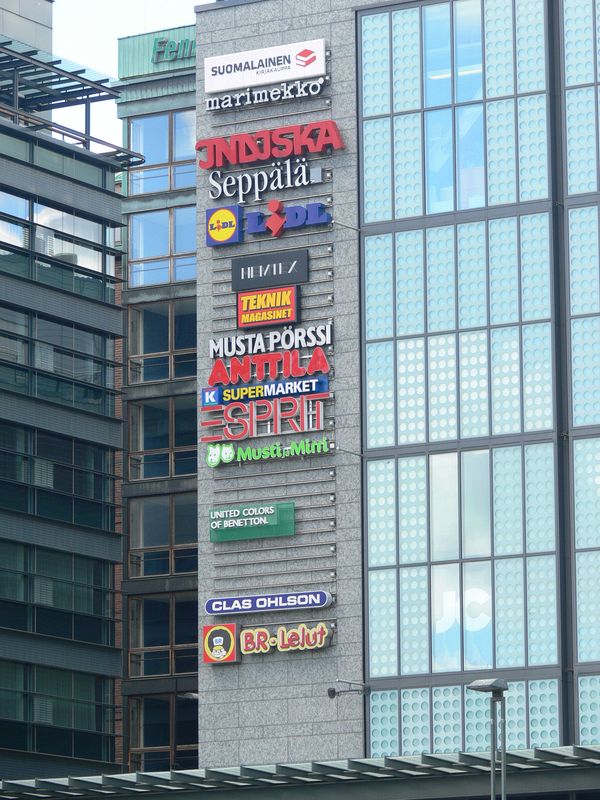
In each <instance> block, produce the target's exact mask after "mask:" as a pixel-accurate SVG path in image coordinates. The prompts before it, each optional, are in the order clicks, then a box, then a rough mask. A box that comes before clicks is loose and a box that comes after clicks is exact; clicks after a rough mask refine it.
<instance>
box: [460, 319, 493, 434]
mask: <svg viewBox="0 0 600 800" xmlns="http://www.w3.org/2000/svg"><path fill="white" fill-rule="evenodd" d="M459 363H460V435H461V436H462V438H463V439H467V438H469V437H472V436H487V435H488V434H489V428H490V421H489V411H488V345H487V331H475V332H474V333H461V334H460V335H459Z"/></svg>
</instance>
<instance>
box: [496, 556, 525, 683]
mask: <svg viewBox="0 0 600 800" xmlns="http://www.w3.org/2000/svg"><path fill="white" fill-rule="evenodd" d="M495 573H496V586H495V596H496V666H497V667H522V666H524V665H525V599H524V597H523V591H524V582H523V559H522V558H500V559H498V560H497V561H496V563H495Z"/></svg>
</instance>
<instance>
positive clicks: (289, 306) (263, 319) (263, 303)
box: [237, 286, 299, 328]
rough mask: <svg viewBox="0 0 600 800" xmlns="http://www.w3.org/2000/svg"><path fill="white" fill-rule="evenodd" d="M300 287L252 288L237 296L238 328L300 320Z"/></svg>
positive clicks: (285, 323) (286, 323)
mask: <svg viewBox="0 0 600 800" xmlns="http://www.w3.org/2000/svg"><path fill="white" fill-rule="evenodd" d="M298 299H299V294H298V287H297V286H285V287H282V288H281V289H250V290H249V291H246V292H240V293H239V294H238V296H237V323H238V328H259V327H263V326H272V325H288V324H289V323H290V322H298V319H299V315H298V305H299V303H298Z"/></svg>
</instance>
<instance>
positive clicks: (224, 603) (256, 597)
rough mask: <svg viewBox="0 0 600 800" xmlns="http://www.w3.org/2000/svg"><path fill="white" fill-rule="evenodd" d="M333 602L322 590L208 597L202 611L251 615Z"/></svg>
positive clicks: (316, 606)
mask: <svg viewBox="0 0 600 800" xmlns="http://www.w3.org/2000/svg"><path fill="white" fill-rule="evenodd" d="M332 602H333V597H332V596H331V595H330V594H329V592H325V591H323V590H322V589H318V590H316V591H310V592H285V593H283V594H250V595H244V596H243V597H209V599H208V600H207V601H206V603H205V604H204V611H205V612H206V613H207V614H211V615H212V616H218V615H219V614H252V613H254V612H256V611H297V610H298V609H299V608H302V609H305V608H327V606H330V605H331V604H332Z"/></svg>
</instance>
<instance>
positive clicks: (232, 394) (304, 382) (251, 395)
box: [200, 377, 329, 409]
mask: <svg viewBox="0 0 600 800" xmlns="http://www.w3.org/2000/svg"><path fill="white" fill-rule="evenodd" d="M328 391H329V380H328V378H323V377H319V378H298V379H296V380H290V381H273V382H269V383H242V384H240V385H239V386H231V387H229V388H225V387H221V386H217V387H216V388H214V389H202V391H201V395H200V399H201V403H200V405H201V406H202V407H203V408H205V409H206V408H209V407H210V406H221V405H227V404H228V403H247V402H248V401H250V400H260V399H261V398H263V397H291V396H294V395H299V394H318V393H319V392H328Z"/></svg>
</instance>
